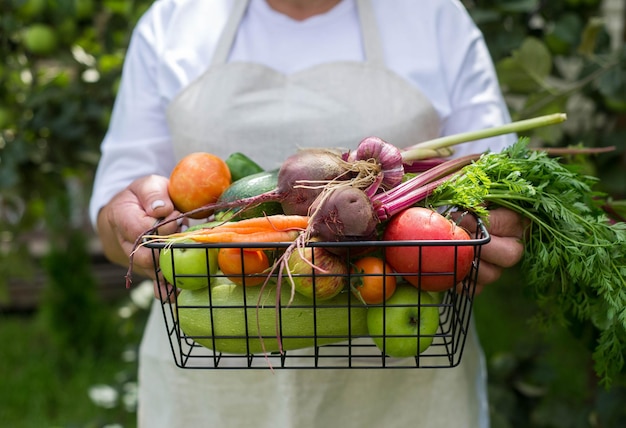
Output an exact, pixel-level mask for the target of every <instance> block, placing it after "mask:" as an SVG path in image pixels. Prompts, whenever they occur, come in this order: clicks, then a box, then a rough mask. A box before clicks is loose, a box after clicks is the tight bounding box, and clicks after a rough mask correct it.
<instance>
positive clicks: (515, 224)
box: [461, 208, 527, 293]
mask: <svg viewBox="0 0 626 428" xmlns="http://www.w3.org/2000/svg"><path fill="white" fill-rule="evenodd" d="M526 225H527V223H526V222H525V221H524V219H523V218H522V217H521V216H520V215H519V214H517V213H516V212H514V211H511V210H509V209H506V208H497V209H494V210H491V211H489V225H488V227H487V230H488V231H489V234H490V235H491V241H490V242H489V243H487V244H486V245H484V246H483V247H482V249H481V253H480V266H479V269H478V279H477V286H476V293H480V292H481V291H482V289H483V288H484V286H485V285H487V284H491V283H492V282H495V281H497V280H498V279H499V278H500V275H501V274H502V271H503V270H504V269H505V268H510V267H512V266H514V265H516V264H517V263H518V262H519V261H520V260H521V259H522V256H523V254H524V245H523V243H522V238H523V236H524V232H525V229H526ZM461 226H463V227H464V228H466V229H467V230H468V231H470V233H475V231H476V221H475V220H474V217H472V216H469V215H466V216H464V218H463V220H462V221H461Z"/></svg>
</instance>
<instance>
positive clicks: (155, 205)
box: [150, 199, 165, 210]
mask: <svg viewBox="0 0 626 428" xmlns="http://www.w3.org/2000/svg"><path fill="white" fill-rule="evenodd" d="M164 206H165V201H162V200H161V199H157V200H156V201H154V202H152V205H150V207H151V208H152V209H153V210H156V209H157V208H161V207H164Z"/></svg>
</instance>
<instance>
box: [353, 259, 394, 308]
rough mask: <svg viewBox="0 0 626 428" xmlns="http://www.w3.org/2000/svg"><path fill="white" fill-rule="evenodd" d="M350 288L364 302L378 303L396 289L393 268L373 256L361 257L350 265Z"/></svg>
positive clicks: (387, 297)
mask: <svg viewBox="0 0 626 428" xmlns="http://www.w3.org/2000/svg"><path fill="white" fill-rule="evenodd" d="M350 273H351V274H350V290H351V291H352V294H353V295H354V296H355V297H357V298H358V299H359V300H361V301H362V302H363V303H365V304H379V303H382V302H384V301H385V300H388V299H389V298H390V297H391V296H392V295H393V293H394V292H395V291H396V284H397V281H396V277H395V275H394V272H393V269H392V268H391V266H390V265H389V264H388V263H385V261H384V260H383V259H381V258H380V257H375V256H365V257H361V258H359V259H357V260H355V261H354V262H352V263H351V266H350Z"/></svg>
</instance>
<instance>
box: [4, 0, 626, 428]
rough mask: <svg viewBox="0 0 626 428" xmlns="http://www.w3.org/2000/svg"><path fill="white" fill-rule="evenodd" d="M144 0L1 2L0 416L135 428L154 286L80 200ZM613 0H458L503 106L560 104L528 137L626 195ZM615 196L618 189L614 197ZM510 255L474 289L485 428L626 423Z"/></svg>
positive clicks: (572, 334)
mask: <svg viewBox="0 0 626 428" xmlns="http://www.w3.org/2000/svg"><path fill="white" fill-rule="evenodd" d="M151 3H152V2H151V1H149V0H3V1H2V2H0V57H1V58H2V61H0V373H2V376H1V377H2V381H1V382H0V423H1V424H2V426H7V427H15V428H19V427H27V428H30V427H67V428H69V427H89V428H91V427H94V428H95V427H98V428H100V427H133V426H135V410H136V394H135V386H136V384H135V381H136V374H135V371H136V352H137V347H138V344H139V340H140V337H141V331H142V328H143V323H144V321H145V316H146V307H147V305H148V304H149V302H150V301H151V299H152V290H151V286H150V285H149V284H148V285H146V283H143V282H142V281H140V280H139V279H136V280H135V286H134V287H133V289H131V290H126V289H125V287H124V273H125V270H124V269H122V268H118V267H114V266H112V265H110V264H108V263H107V262H106V260H104V258H103V257H102V254H101V251H100V249H99V246H98V244H97V241H96V240H95V237H94V235H93V232H92V229H91V227H90V225H89V224H88V221H87V216H86V208H87V202H88V200H89V194H90V189H91V183H92V179H93V174H94V171H95V167H96V163H97V161H98V156H99V144H100V141H101V140H102V138H103V135H104V133H105V132H106V127H107V123H108V119H109V115H110V111H111V107H112V104H113V100H114V97H115V93H116V88H117V85H118V82H119V78H120V72H121V67H122V64H123V61H124V53H125V49H126V46H127V44H128V41H129V37H130V33H131V30H132V28H133V26H134V25H135V23H136V21H137V19H138V18H139V17H140V16H141V14H142V12H143V11H145V10H146V8H148V7H149V6H150V4H151ZM625 3H626V2H624V0H550V1H547V0H544V1H540V0H466V1H464V4H465V5H466V7H467V8H468V10H469V11H470V13H471V14H472V16H473V17H474V19H475V21H476V22H477V24H478V25H479V26H480V28H481V29H482V30H483V32H484V34H485V37H486V40H487V43H488V45H489V48H490V50H491V53H492V56H493V57H494V59H495V61H496V65H497V71H498V75H499V78H500V81H501V84H502V88H503V90H504V92H505V94H506V97H507V102H508V103H509V107H510V110H511V113H512V115H513V117H514V119H523V118H530V117H534V116H539V115H542V114H548V113H555V112H566V113H567V114H568V118H569V120H568V121H567V122H565V123H564V124H563V126H557V127H549V128H545V129H540V130H537V131H534V132H532V133H531V134H528V136H529V137H531V140H532V143H533V144H534V145H537V146H549V147H565V146H575V145H584V146H586V147H607V146H615V148H616V150H614V151H612V152H609V153H605V154H601V155H595V156H587V157H584V158H576V159H568V160H569V161H572V162H576V163H579V164H581V165H582V166H583V167H584V168H585V170H587V171H588V172H589V173H590V174H592V175H595V176H597V177H599V178H600V181H599V183H598V190H600V191H602V192H605V193H606V194H608V195H610V196H611V197H612V198H613V199H614V200H615V201H621V200H623V199H626V45H625V43H624V42H625V31H624V22H625V20H626V7H625ZM614 207H615V209H616V210H618V211H619V210H621V213H622V215H624V208H623V207H622V208H620V204H619V202H617V203H615V205H614ZM518 276H519V275H517V272H516V269H511V270H510V271H509V272H507V274H506V275H505V277H503V278H502V280H501V281H500V282H499V284H498V285H496V286H491V287H488V288H487V289H486V291H485V292H484V293H483V294H481V295H480V297H479V298H478V299H477V300H476V305H475V312H474V314H475V317H476V320H477V324H478V328H479V331H480V336H481V338H482V343H483V346H484V348H485V352H486V354H487V361H488V368H489V374H490V405H491V410H492V417H493V427H494V428H508V427H511V428H513V427H515V428H518V427H520V428H521V427H541V428H548V427H550V428H552V427H554V428H561V427H563V428H565V427H622V426H626V406H624V403H626V376H622V377H620V378H619V379H616V380H615V381H614V383H613V385H612V387H611V388H610V389H606V388H604V387H603V386H601V385H599V383H598V380H597V379H596V377H595V376H594V371H593V361H592V359H591V351H590V350H591V349H592V348H593V344H594V338H595V333H596V332H595V331H594V328H593V326H592V325H584V324H580V323H576V322H575V321H574V320H572V321H571V322H570V323H569V324H568V325H564V326H552V327H550V328H547V329H546V328H543V329H542V328H539V327H538V326H537V324H536V323H535V322H534V320H535V319H537V318H538V316H539V315H540V308H538V307H537V305H536V303H535V302H534V301H533V299H532V298H531V297H530V296H529V295H528V293H526V292H525V289H524V284H521V283H520V281H519V279H518Z"/></svg>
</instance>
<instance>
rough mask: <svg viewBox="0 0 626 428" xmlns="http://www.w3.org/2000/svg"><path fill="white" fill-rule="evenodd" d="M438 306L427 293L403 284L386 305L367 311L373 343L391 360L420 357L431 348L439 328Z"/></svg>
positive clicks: (368, 326) (368, 325)
mask: <svg viewBox="0 0 626 428" xmlns="http://www.w3.org/2000/svg"><path fill="white" fill-rule="evenodd" d="M435 304H436V302H435V300H434V299H433V297H432V296H431V295H430V294H429V293H428V292H425V291H420V290H418V289H417V288H415V287H413V286H410V285H404V284H403V285H402V286H400V287H398V288H397V289H396V292H395V293H394V294H393V296H391V298H389V300H387V301H386V302H385V303H384V304H381V305H376V306H370V307H369V308H368V310H367V328H368V331H369V334H370V336H371V337H372V340H373V341H374V343H375V344H376V346H378V348H379V349H380V350H381V351H382V352H384V353H385V354H386V355H389V356H390V357H396V358H405V357H414V356H417V355H419V354H421V353H422V352H424V351H425V350H426V349H427V348H428V347H429V346H430V345H431V344H432V342H433V338H434V334H435V333H436V332H437V328H438V327H439V309H438V308H437V306H435ZM428 305H433V306H428ZM383 336H384V337H383Z"/></svg>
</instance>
